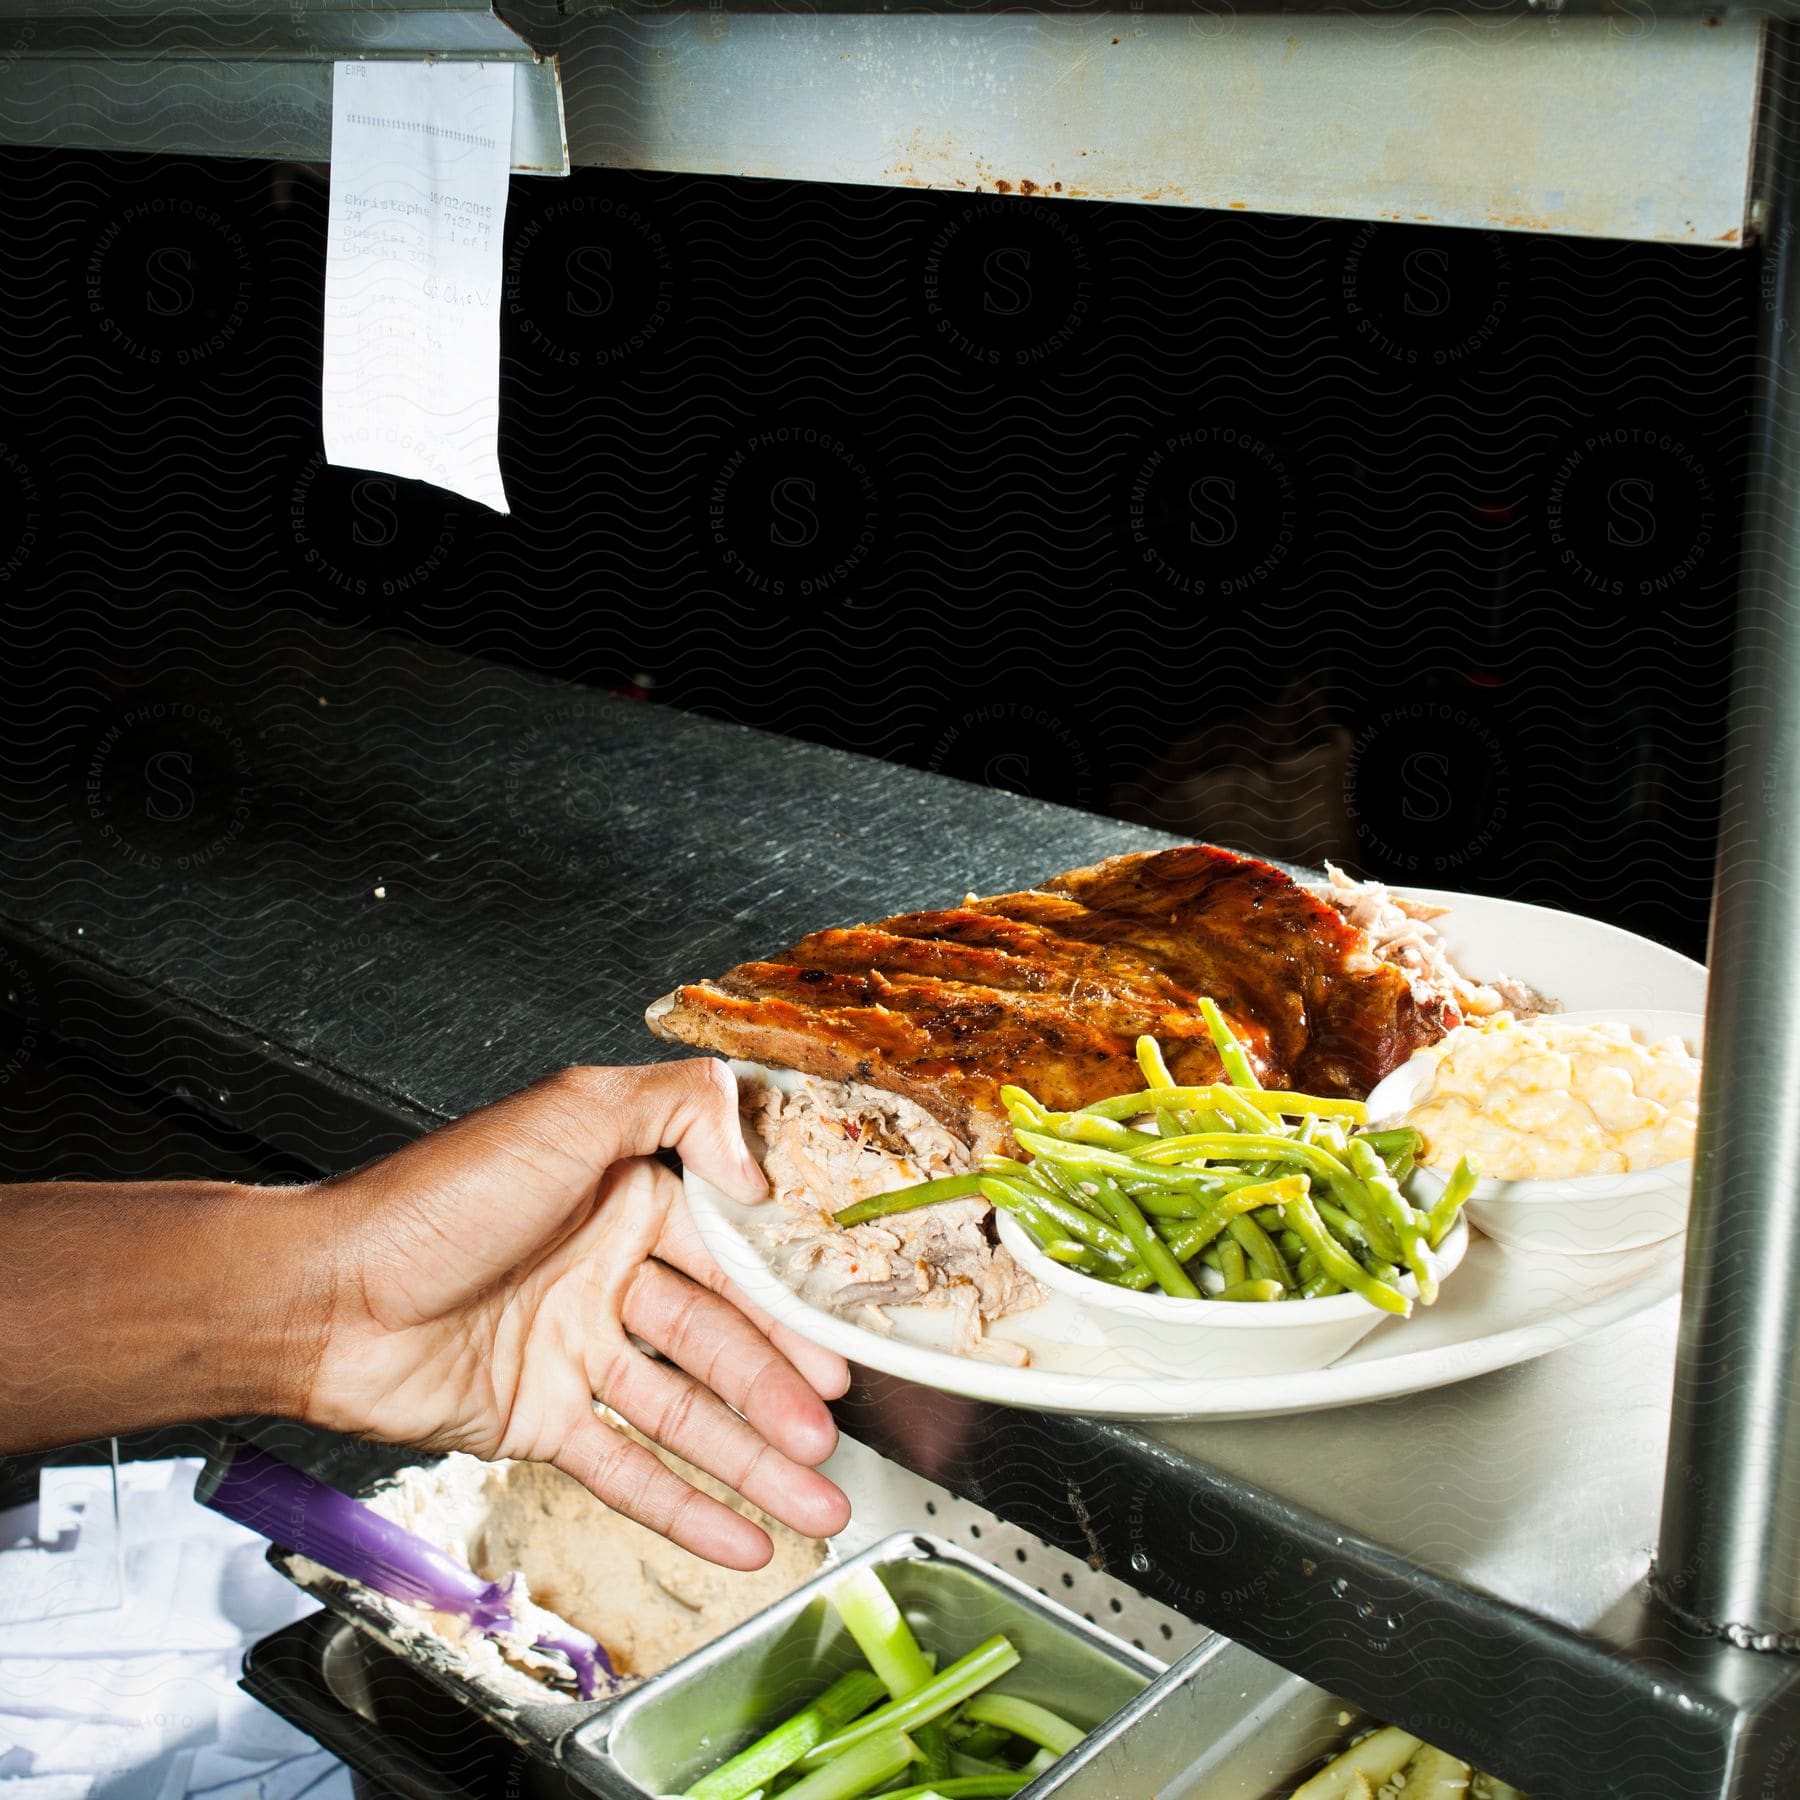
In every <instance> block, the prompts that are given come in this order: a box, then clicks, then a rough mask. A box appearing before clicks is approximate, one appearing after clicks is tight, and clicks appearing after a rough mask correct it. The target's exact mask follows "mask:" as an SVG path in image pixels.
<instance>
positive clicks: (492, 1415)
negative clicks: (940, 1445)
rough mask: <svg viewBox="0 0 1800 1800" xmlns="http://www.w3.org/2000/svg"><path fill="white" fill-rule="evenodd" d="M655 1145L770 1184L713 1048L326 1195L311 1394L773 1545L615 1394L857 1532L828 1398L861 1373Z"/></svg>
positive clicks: (572, 1095)
mask: <svg viewBox="0 0 1800 1800" xmlns="http://www.w3.org/2000/svg"><path fill="white" fill-rule="evenodd" d="M661 1146H667V1147H671V1148H673V1149H675V1150H676V1151H678V1152H679V1153H680V1155H681V1158H682V1160H683V1162H684V1163H688V1164H690V1165H691V1166H692V1167H693V1168H694V1169H695V1170H696V1171H697V1172H698V1173H700V1174H701V1175H704V1176H705V1177H706V1178H707V1179H708V1180H709V1181H711V1182H713V1183H714V1184H715V1185H716V1186H718V1187H720V1188H723V1189H724V1190H725V1191H726V1192H728V1193H732V1194H736V1195H738V1196H740V1197H742V1198H744V1199H747V1200H748V1199H755V1198H760V1197H761V1196H762V1195H763V1193H764V1192H765V1187H764V1183H763V1179H762V1174H761V1171H760V1170H759V1169H758V1168H757V1167H756V1164H755V1163H754V1161H753V1160H752V1159H751V1157H750V1155H749V1153H748V1152H747V1151H746V1150H745V1148H744V1145H743V1139H742V1136H741V1134H740V1132H739V1129H738V1122H737V1109H736V1104H735V1096H734V1087H733V1083H732V1078H731V1073H730V1071H729V1070H728V1069H727V1068H726V1066H725V1065H724V1064H723V1063H721V1062H716V1061H713V1060H712V1059H710V1058H706V1059H700V1060H696V1061H684V1062H677V1063H663V1064H659V1065H656V1066H653V1067H650V1068H641V1069H605V1068H575V1069H566V1070H564V1071H563V1072H562V1073H561V1074H558V1075H553V1076H551V1077H549V1078H548V1079H547V1080H544V1081H540V1082H538V1083H537V1084H536V1085H535V1086H533V1087H529V1088H526V1089H525V1090H524V1091H523V1092H521V1093H517V1094H513V1095H511V1096H510V1097H508V1098H507V1099H504V1100H500V1101H497V1102H496V1103H495V1104H493V1105H492V1106H487V1107H483V1108H481V1109H480V1110H479V1111H478V1112H473V1113H470V1114H469V1115H467V1116H466V1117H465V1118H462V1119H458V1120H457V1121H455V1122H454V1123H453V1124H450V1125H447V1126H445V1127H443V1128H442V1129H441V1130H438V1131H434V1132H432V1133H431V1134H430V1135H429V1136H427V1137H424V1138H421V1139H420V1140H419V1141H418V1142H417V1143H414V1144H409V1145H408V1146H407V1147H406V1148H405V1149H403V1150H399V1151H396V1152H395V1153H394V1154H393V1155H391V1156H387V1157H384V1158H383V1159H382V1160H381V1161H379V1162H376V1163H372V1164H370V1165H369V1166H368V1167H367V1168H364V1169H359V1170H357V1171H356V1172H355V1173H353V1174H350V1175H345V1176H340V1177H337V1178H335V1179H333V1180H332V1181H329V1182H326V1183H325V1184H323V1186H322V1187H320V1188H318V1189H315V1190H313V1192H312V1195H311V1196H310V1200H311V1202H312V1203H313V1204H315V1205H323V1206H327V1207H329V1209H330V1211H329V1214H328V1217H329V1219H330V1228H329V1229H330V1238H331V1241H332V1243H333V1245H334V1246H335V1248H334V1251H333V1255H332V1263H333V1276H334V1278H333V1282H332V1287H333V1297H332V1300H331V1304H330V1308H329V1323H328V1325H327V1328H326V1329H325V1330H324V1332H323V1334H322V1348H321V1349H320V1350H319V1352H318V1355H317V1359H316V1362H315V1363H314V1365H313V1368H312V1372H311V1376H310V1379H309V1381H308V1383H307V1389H308V1391H307V1393H306V1394H305V1396H304V1397H303V1399H302V1400H301V1402H300V1404H299V1405H298V1406H297V1407H296V1408H295V1410H298V1411H300V1412H302V1413H303V1414H304V1416H305V1417H307V1418H309V1419H312V1420H313V1421H315V1422H316V1423H319V1424H324V1425H329V1426H332V1427H334V1428H336V1429H339V1430H346V1431H354V1432H358V1433H361V1434H362V1435H364V1436H368V1437H374V1438H380V1439H384V1440H387V1441H389V1442H395V1443H408V1444H419V1445H423V1446H425V1447H426V1448H429V1449H441V1450H466V1451H470V1452H472V1453H473V1454H475V1455H477V1456H481V1457H488V1458H494V1457H520V1458H528V1459H531V1460H534V1461H540V1462H549V1463H554V1464H555V1465H556V1467H558V1468H559V1469H562V1470H564V1471H565V1472H566V1473H567V1474H570V1475H572V1476H574V1477H575V1479H576V1480H578V1481H579V1482H581V1483H582V1485H583V1486H585V1487H587V1488H589V1489H591V1490H592V1491H593V1492H594V1493H595V1494H597V1495H598V1496H599V1497H600V1498H601V1499H602V1500H604V1501H605V1502H606V1503H607V1504H608V1505H609V1506H611V1507H613V1508H615V1509H616V1510H617V1511H619V1512H622V1513H626V1514H628V1515H629V1516H631V1517H632V1518H635V1519H638V1520H640V1521H642V1522H643V1523H644V1524H646V1525H648V1526H650V1527H651V1528H652V1529H653V1530H656V1531H659V1532H661V1533H662V1534H663V1535H664V1536H666V1537H669V1538H671V1539H673V1540H674V1542H676V1543H678V1544H681V1545H683V1546H685V1547H686V1548H687V1549H689V1550H692V1551H694V1552H696V1553H697V1554H699V1555H701V1556H705V1557H708V1558H710V1559H711V1560H712V1561H715V1562H718V1563H722V1564H724V1565H725V1566H726V1567H728V1568H738V1569H753V1568H759V1567H761V1566H762V1564H763V1563H765V1562H766V1561H767V1560H768V1558H769V1555H770V1553H771V1546H770V1543H769V1540H768V1537H767V1535H766V1534H765V1533H764V1532H763V1531H762V1530H761V1529H759V1528H758V1527H757V1526H755V1525H753V1524H752V1523H751V1522H750V1521H749V1520H748V1519H745V1518H744V1517H743V1516H742V1515H741V1514H738V1513H736V1512H734V1511H732V1509H731V1508H729V1507H727V1506H725V1505H723V1504H721V1503H720V1502H719V1501H717V1500H714V1499H712V1498H711V1497H709V1496H707V1495H704V1494H701V1493H700V1492H698V1491H697V1490H696V1489H694V1488H693V1487H691V1486H689V1485H688V1484H687V1483H686V1482H684V1481H682V1480H681V1479H680V1478H679V1477H678V1476H676V1475H675V1474H674V1473H673V1472H672V1471H670V1470H669V1469H668V1468H667V1467H666V1466H665V1465H664V1464H663V1463H662V1462H661V1461H660V1460H659V1459H658V1458H656V1457H655V1456H653V1455H652V1454H651V1453H650V1452H649V1451H648V1450H646V1449H644V1448H643V1446H642V1445H640V1444H636V1443H634V1442H632V1441H631V1439H629V1438H628V1437H626V1436H625V1435H624V1434H623V1433H620V1432H618V1431H615V1430H613V1429H612V1428H611V1427H610V1426H608V1425H607V1424H606V1423H604V1422H603V1421H602V1420H601V1419H600V1418H599V1417H597V1416H596V1414H595V1412H594V1406H593V1402H594V1400H595V1399H598V1400H600V1401H603V1402H604V1403H605V1404H606V1405H607V1406H609V1407H611V1408H612V1409H613V1410H614V1411H615V1412H617V1413H618V1414H619V1415H620V1416H621V1417H623V1418H625V1419H628V1420H629V1421H630V1422H631V1423H632V1424H633V1425H635V1426H636V1427H637V1428H638V1429H639V1430H640V1431H642V1432H644V1433H645V1435H646V1436H648V1437H650V1438H652V1439H654V1440H655V1441H656V1442H658V1443H660V1444H662V1445H664V1446H665V1447H666V1448H668V1449H669V1450H671V1451H673V1452H674V1453H675V1454H676V1455H677V1456H680V1457H682V1458H684V1459H685V1460H687V1461H688V1462H690V1463H693V1464H695V1465H696V1466H697V1467H699V1468H702V1469H705V1470H706V1471H707V1472H708V1473H709V1474H712V1475H714V1476H716V1477H718V1479H720V1480H721V1481H723V1482H725V1483H726V1484H727V1485H728V1486H729V1487H731V1488H733V1489H734V1490H735V1491H736V1492H738V1493H740V1494H741V1495H743V1497H744V1498H745V1499H746V1500H749V1501H751V1502H753V1503H754V1504H755V1505H757V1506H759V1507H761V1508H762V1509H763V1510H764V1511H765V1512H767V1513H769V1514H771V1515H772V1516H773V1517H775V1518H777V1519H780V1520H781V1521H782V1522H783V1523H784V1524H787V1525H790V1526H792V1527H793V1528H794V1529H795V1530H797V1531H801V1532H804V1533H806V1534H807V1535H808V1536H813V1537H826V1536H829V1535H830V1534H831V1533H833V1532H836V1531H839V1530H841V1529H842V1528H843V1526H844V1525H845V1523H846V1522H847V1521H848V1518H849V1512H850V1509H849V1503H848V1502H847V1501H846V1500H845V1498H844V1496H843V1494H842V1493H841V1492H840V1491H839V1490H838V1488H837V1487H835V1486H834V1485H833V1484H832V1483H831V1482H830V1481H828V1480H827V1479H826V1478H825V1477H824V1476H822V1475H820V1474H818V1473H817V1472H816V1470H815V1468H814V1467H813V1466H812V1465H815V1464H817V1463H820V1462H822V1461H824V1459H825V1458H826V1457H827V1456H829V1455H830V1453H831V1450H832V1448H833V1446H834V1444H835V1443H836V1439H837V1432H836V1428H835V1427H834V1425H833V1424H832V1421H831V1415H830V1413H829V1412H828V1411H827V1410H826V1408H825V1406H824V1404H823V1400H822V1399H821V1396H823V1397H824V1398H827V1399H828V1398H833V1397H835V1396H836V1395H838V1394H841V1393H843V1391H844V1390H845V1388H846V1387H847V1386H848V1385H849V1371H848V1369H847V1368H846V1366H845V1363H844V1361H843V1359H842V1358H841V1357H839V1356H835V1355H833V1354H832V1353H831V1352H829V1351H826V1350H822V1349H820V1348H818V1347H817V1346H816V1345H813V1344H811V1343H808V1342H807V1341H806V1340H805V1339H803V1338H801V1337H799V1336H797V1335H796V1334H794V1333H793V1332H791V1331H789V1330H787V1329H786V1328H785V1327H783V1326H780V1325H777V1324H775V1323H774V1321H772V1320H771V1319H770V1318H769V1317H768V1316H767V1314H765V1313H763V1312H762V1311H761V1310H760V1309H759V1308H757V1307H755V1306H754V1305H752V1304H751V1303H750V1302H749V1301H748V1300H746V1299H745V1298H744V1297H743V1296H742V1295H741V1294H739V1293H737V1292H736V1290H735V1289H733V1288H732V1287H731V1285H730V1283H729V1282H728V1281H727V1280H726V1279H725V1277H724V1275H723V1274H722V1273H721V1271H720V1270H719V1268H718V1266H717V1265H716V1264H715V1263H714V1262H713V1260H712V1258H711V1257H710V1256H709V1255H708V1254H707V1251H706V1249H705V1246H704V1245H703V1244H702V1243H701V1242H700V1238H699V1235H698V1234H697V1233H696V1231H695V1230H694V1226H693V1223H692V1221H691V1220H690V1218H689V1217H688V1212H687V1207H686V1205H685V1203H684V1201H683V1199H682V1194H681V1183H680V1181H679V1180H678V1178H677V1177H676V1176H674V1175H673V1174H671V1173H670V1171H669V1170H668V1169H666V1168H665V1167H663V1166H662V1164H660V1163H659V1162H657V1161H655V1160H654V1158H653V1156H652V1154H651V1153H652V1152H654V1151H655V1150H656V1149H657V1148H659V1147H661ZM627 1334H630V1335H631V1336H635V1337H637V1338H640V1339H641V1340H642V1341H643V1342H644V1343H646V1344H649V1345H650V1346H651V1347H652V1348H654V1349H655V1350H657V1351H659V1352H660V1353H661V1354H662V1355H663V1356H665V1357H667V1358H668V1362H666V1363H664V1362H658V1361H655V1360H653V1359H652V1358H651V1357H649V1356H647V1355H645V1354H644V1353H643V1352H642V1351H641V1350H639V1349H637V1348H636V1347H635V1346H634V1345H633V1344H632V1343H631V1342H630V1339H629V1337H628V1335H627ZM734 1409H735V1410H734Z"/></svg>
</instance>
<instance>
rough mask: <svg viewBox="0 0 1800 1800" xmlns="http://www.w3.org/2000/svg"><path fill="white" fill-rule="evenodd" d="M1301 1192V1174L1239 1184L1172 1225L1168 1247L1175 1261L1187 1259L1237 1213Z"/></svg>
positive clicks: (1304, 1190) (1303, 1177) (1226, 1227)
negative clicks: (1196, 1214)
mask: <svg viewBox="0 0 1800 1800" xmlns="http://www.w3.org/2000/svg"><path fill="white" fill-rule="evenodd" d="M1305 1192H1306V1177H1305V1176H1304V1175H1284V1176H1283V1177H1282V1178H1281V1179H1280V1180H1279V1181H1264V1182H1258V1183H1256V1184H1255V1185H1253V1186H1250V1187H1241V1188H1239V1189H1238V1190H1237V1191H1236V1192H1235V1193H1232V1194H1224V1195H1221V1196H1220V1197H1219V1198H1218V1199H1217V1200H1216V1201H1214V1202H1213V1204H1212V1206H1211V1208H1210V1209H1209V1210H1208V1211H1207V1212H1205V1213H1204V1214H1202V1215H1201V1216H1200V1217H1199V1218H1197V1219H1184V1220H1181V1221H1179V1222H1177V1223H1176V1224H1175V1225H1174V1227H1173V1229H1172V1230H1171V1231H1170V1234H1169V1248H1170V1249H1171V1250H1172V1251H1173V1252H1174V1253H1175V1256H1176V1258H1177V1259H1178V1260H1179V1261H1181V1262H1191V1261H1192V1260H1193V1259H1194V1257H1195V1256H1197V1255H1198V1254H1199V1253H1200V1251H1202V1250H1203V1249H1205V1248H1206V1246H1207V1245H1208V1244H1210V1243H1211V1242H1212V1241H1213V1239H1214V1238H1216V1237H1218V1236H1220V1235H1221V1234H1222V1233H1223V1232H1225V1231H1226V1230H1227V1229H1228V1228H1229V1226H1230V1224H1231V1221H1232V1220H1233V1219H1234V1218H1236V1217H1237V1215H1238V1214H1239V1213H1243V1212H1252V1211H1255V1210H1256V1209H1257V1208H1259V1207H1261V1206H1263V1205H1264V1204H1265V1203H1266V1204H1272V1205H1277V1206H1278V1205H1279V1204H1280V1203H1281V1202H1282V1201H1283V1200H1288V1199H1292V1198H1293V1197H1294V1196H1296V1195H1299V1194H1304V1193H1305Z"/></svg>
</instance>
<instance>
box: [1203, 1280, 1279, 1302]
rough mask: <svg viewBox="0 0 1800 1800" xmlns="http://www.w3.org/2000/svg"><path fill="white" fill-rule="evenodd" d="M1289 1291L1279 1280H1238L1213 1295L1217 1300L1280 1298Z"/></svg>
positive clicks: (1265, 1299)
mask: <svg viewBox="0 0 1800 1800" xmlns="http://www.w3.org/2000/svg"><path fill="white" fill-rule="evenodd" d="M1286 1293H1287V1289H1286V1288H1285V1287H1283V1286H1282V1285H1281V1283H1280V1282H1279V1281H1262V1280H1256V1281H1238V1282H1233V1283H1232V1285H1231V1286H1230V1287H1227V1288H1221V1289H1220V1290H1219V1292H1218V1293H1216V1294H1214V1295H1213V1298H1214V1299H1215V1300H1262V1301H1267V1300H1279V1299H1281V1298H1282V1297H1283V1296H1284V1295H1285V1294H1286Z"/></svg>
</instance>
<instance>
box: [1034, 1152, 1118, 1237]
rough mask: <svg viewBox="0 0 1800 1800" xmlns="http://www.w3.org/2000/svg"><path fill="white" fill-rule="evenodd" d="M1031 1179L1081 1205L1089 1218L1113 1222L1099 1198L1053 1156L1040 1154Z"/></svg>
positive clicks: (1103, 1222)
mask: <svg viewBox="0 0 1800 1800" xmlns="http://www.w3.org/2000/svg"><path fill="white" fill-rule="evenodd" d="M1029 1179H1031V1180H1032V1181H1034V1182H1035V1184H1036V1185H1037V1186H1038V1187H1041V1188H1046V1189H1048V1190H1049V1191H1050V1192H1051V1193H1053V1194H1056V1195H1058V1196H1059V1197H1060V1198H1062V1199H1064V1200H1066V1201H1067V1202H1068V1203H1069V1204H1070V1205H1071V1206H1078V1207H1080V1209H1081V1210H1082V1211H1083V1212H1084V1213H1086V1214H1087V1215H1088V1217H1089V1218H1092V1219H1097V1220H1099V1221H1100V1223H1101V1224H1103V1225H1107V1224H1111V1223H1112V1221H1111V1220H1110V1219H1109V1218H1108V1217H1107V1214H1106V1208H1105V1207H1103V1206H1102V1205H1101V1204H1100V1202H1099V1200H1098V1199H1097V1198H1096V1197H1095V1196H1094V1195H1093V1194H1090V1193H1089V1192H1088V1191H1087V1190H1086V1189H1085V1188H1084V1187H1083V1186H1082V1185H1081V1183H1080V1182H1079V1181H1077V1180H1076V1179H1075V1177H1074V1176H1073V1175H1071V1174H1070V1173H1069V1172H1068V1171H1067V1170H1066V1169H1064V1168H1062V1167H1061V1166H1060V1165H1059V1164H1058V1163H1057V1162H1056V1161H1055V1160H1054V1159H1053V1158H1051V1157H1048V1156H1040V1157H1039V1158H1038V1159H1037V1161H1036V1162H1034V1163H1033V1164H1032V1165H1031V1170H1030V1176H1029Z"/></svg>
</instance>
